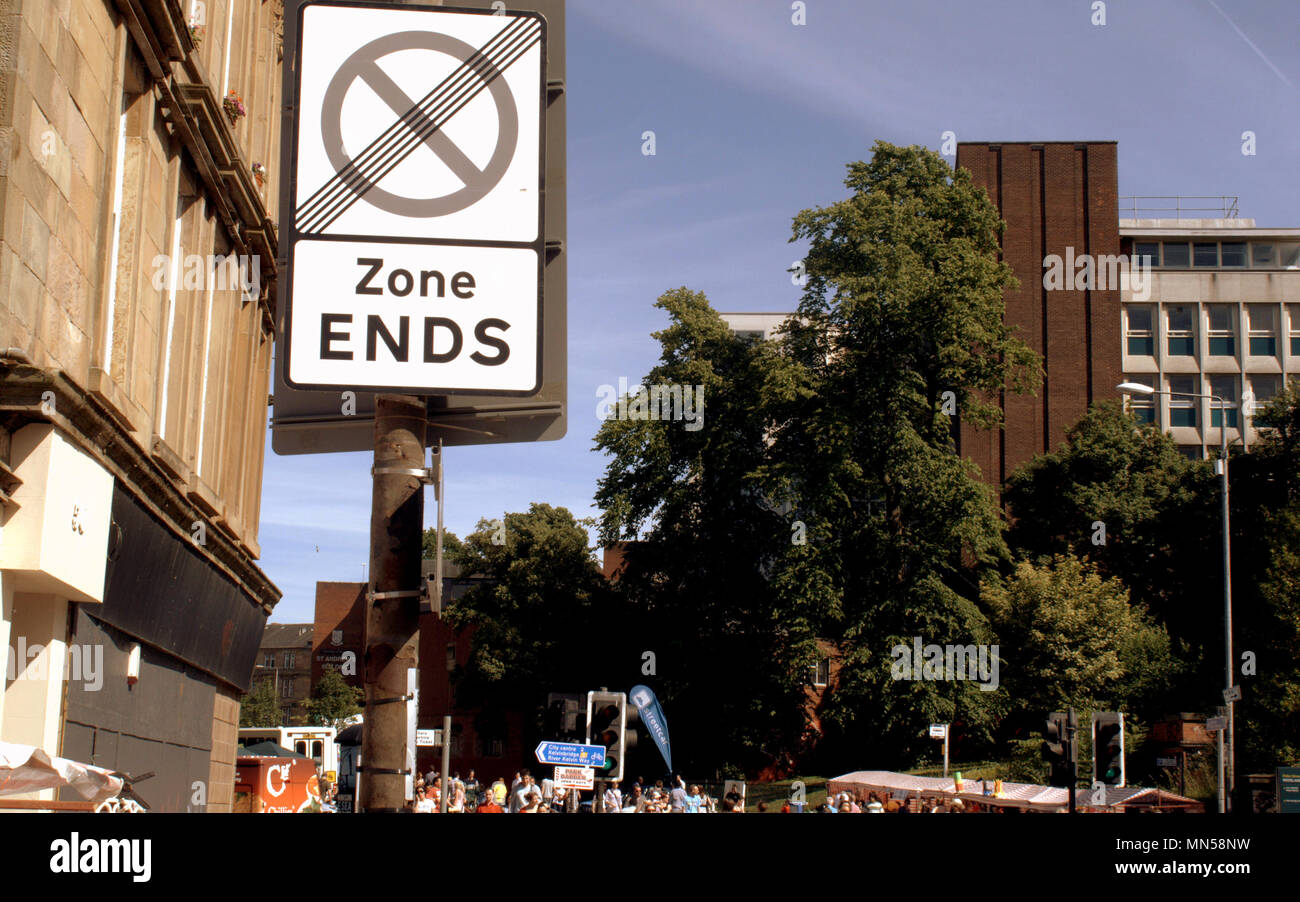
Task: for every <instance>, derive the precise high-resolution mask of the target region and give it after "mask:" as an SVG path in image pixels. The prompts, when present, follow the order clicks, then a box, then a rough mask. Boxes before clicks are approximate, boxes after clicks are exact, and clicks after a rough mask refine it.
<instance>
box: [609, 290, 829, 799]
mask: <svg viewBox="0 0 1300 902" xmlns="http://www.w3.org/2000/svg"><path fill="white" fill-rule="evenodd" d="M656 306H657V307H659V308H660V309H662V310H664V311H665V312H666V313H667V314H668V317H669V324H668V326H667V327H666V328H665V329H664V330H662V331H660V332H657V333H655V335H654V337H655V339H656V340H658V341H659V342H660V345H661V347H662V353H661V356H660V361H659V363H658V365H656V366H655V367H654V368H653V369H652V370H651V371H650V372H649V373H648V374H647V375H646V377H645V379H644V382H645V384H646V385H672V386H686V387H688V388H689V389H691V390H692V391H693V392H695V393H699V394H701V395H702V398H703V408H702V410H701V411H700V413H701V414H702V415H703V419H702V421H698V420H697V421H696V422H694V423H688V422H686V421H685V420H684V419H680V420H679V419H671V418H669V419H663V418H650V417H645V418H633V417H630V416H629V417H628V418H618V417H613V418H611V419H608V420H607V421H606V422H605V423H604V424H603V425H602V426H601V429H600V431H599V433H598V434H597V436H596V447H597V448H598V449H600V450H601V451H604V452H605V453H607V454H609V455H611V457H612V459H611V460H610V461H609V463H608V465H607V468H606V471H605V474H604V476H603V477H602V478H601V480H600V483H599V486H598V488H597V492H596V503H597V505H598V506H599V507H601V508H602V509H603V514H602V516H601V521H600V535H601V540H602V542H603V543H604V544H606V545H612V544H614V543H616V542H619V541H625V540H637V541H636V542H635V543H634V544H633V545H632V546H631V547H630V549H629V550H628V557H627V566H626V568H625V570H624V572H623V573H622V575H621V578H620V580H619V582H618V587H619V590H620V593H621V594H622V595H623V596H624V597H625V598H626V599H628V602H629V604H630V606H631V607H632V609H633V610H634V611H635V612H636V620H635V623H636V627H635V629H636V636H637V638H638V643H639V644H638V645H637V647H636V648H635V649H633V650H632V651H633V653H634V654H635V656H636V657H635V658H634V660H636V661H637V662H638V663H640V662H641V661H642V660H643V656H644V652H650V653H652V654H653V655H654V656H655V659H654V660H655V662H656V668H655V672H653V673H651V672H649V671H648V670H645V669H643V670H641V671H638V672H635V673H634V674H633V676H634V678H635V679H636V680H637V681H640V682H646V683H647V684H649V685H651V686H653V687H654V688H655V690H656V692H657V694H658V695H659V696H660V698H661V700H662V702H663V704H664V707H665V711H666V713H667V715H668V717H669V719H670V722H671V725H672V735H673V741H674V747H675V748H677V749H680V751H678V753H677V755H676V756H675V758H674V760H675V761H676V760H678V757H680V760H681V764H682V766H683V767H687V768H691V767H695V768H701V769H706V770H707V771H708V772H712V771H714V770H715V769H722V768H726V767H730V768H733V769H735V770H738V771H748V772H750V773H757V772H759V771H761V770H763V769H764V768H768V767H777V768H783V767H787V766H788V765H789V763H790V761H791V758H792V756H793V755H794V754H795V752H796V751H797V750H798V749H799V747H800V743H801V741H802V738H803V734H804V730H805V727H806V723H805V712H804V708H805V704H806V702H807V689H808V683H809V675H810V673H811V670H810V668H811V666H812V664H813V662H814V660H815V654H816V643H815V639H816V624H817V623H818V622H819V621H820V620H821V619H822V617H823V616H824V615H823V613H822V609H823V607H824V606H825V605H827V604H829V603H833V599H831V597H830V596H829V595H828V594H827V592H826V591H825V589H826V586H825V585H824V581H822V580H820V578H819V574H818V572H817V568H816V567H809V568H804V570H803V571H801V572H797V571H795V570H792V569H791V566H790V564H791V562H797V561H798V560H799V558H798V557H797V556H796V555H793V554H792V552H793V551H794V546H793V545H792V535H793V530H794V523H793V521H794V519H795V518H794V516H793V515H792V514H791V511H790V509H789V507H788V505H783V504H782V503H781V502H780V501H779V500H778V499H777V496H778V495H779V494H780V492H779V490H778V488H777V486H776V482H775V480H776V479H777V478H778V477H776V476H775V474H774V473H773V471H772V463H773V461H772V456H771V445H772V430H774V429H775V428H777V426H778V423H777V422H776V420H775V419H774V411H775V410H776V408H777V407H778V406H779V405H781V404H784V403H788V402H790V401H791V400H792V399H793V398H795V397H796V396H797V395H798V394H799V393H800V392H802V391H805V390H806V386H804V385H803V384H801V382H800V371H799V369H798V367H796V366H795V365H794V363H793V361H791V360H789V359H788V358H787V357H785V356H784V355H782V354H781V352H780V349H779V347H778V346H776V345H775V344H773V343H769V342H754V341H748V340H743V339H741V338H739V337H737V336H736V335H734V334H733V333H732V332H731V330H730V329H729V328H728V327H727V325H726V323H724V322H723V321H722V319H721V318H720V317H719V316H718V314H717V313H716V312H715V311H714V310H713V308H712V307H711V306H710V305H709V302H708V299H707V298H706V297H705V296H704V295H703V294H701V293H698V292H693V291H690V290H688V289H686V288H679V289H675V290H672V291H669V292H666V293H665V294H664V295H663V296H662V297H660V298H659V300H658V302H657V304H656ZM622 400H623V401H624V402H627V403H626V405H625V409H627V410H629V411H633V410H637V409H639V404H636V403H634V402H636V401H637V397H636V396H634V397H631V398H625V399H622ZM641 400H643V401H644V400H645V398H644V397H642V399H641Z"/></svg>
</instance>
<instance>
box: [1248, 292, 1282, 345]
mask: <svg viewBox="0 0 1300 902" xmlns="http://www.w3.org/2000/svg"><path fill="white" fill-rule="evenodd" d="M1246 315H1247V317H1248V318H1249V321H1250V356H1251V357H1276V356H1277V308H1276V307H1274V306H1273V305H1272V304H1248V305H1247V306H1246Z"/></svg>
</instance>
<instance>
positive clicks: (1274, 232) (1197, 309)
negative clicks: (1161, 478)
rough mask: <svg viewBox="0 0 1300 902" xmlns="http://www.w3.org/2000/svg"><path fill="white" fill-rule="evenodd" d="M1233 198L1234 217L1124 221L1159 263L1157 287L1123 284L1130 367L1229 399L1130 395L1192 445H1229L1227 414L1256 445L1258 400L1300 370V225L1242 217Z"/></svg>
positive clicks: (1142, 412)
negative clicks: (1270, 225)
mask: <svg viewBox="0 0 1300 902" xmlns="http://www.w3.org/2000/svg"><path fill="white" fill-rule="evenodd" d="M1168 200H1169V199H1162V202H1163V203H1164V204H1165V205H1166V206H1167V205H1168V204H1167V201H1168ZM1224 200H1226V201H1227V203H1225V205H1224V210H1223V211H1222V212H1223V214H1225V215H1227V214H1233V215H1234V218H1219V219H1136V218H1133V219H1122V220H1120V223H1119V233H1120V236H1121V238H1122V241H1123V245H1124V252H1125V253H1126V254H1128V255H1129V256H1130V257H1132V256H1134V255H1136V256H1138V257H1141V258H1143V259H1144V260H1145V261H1148V264H1149V265H1150V266H1151V267H1152V277H1151V284H1150V287H1149V289H1147V288H1145V287H1144V289H1143V290H1142V291H1141V292H1135V291H1134V290H1133V289H1132V288H1131V287H1130V288H1126V289H1125V290H1124V291H1123V293H1122V297H1121V300H1122V302H1123V335H1124V343H1123V348H1122V355H1123V358H1122V359H1123V368H1124V379H1125V380H1126V381H1129V382H1137V383H1140V384H1143V385H1149V386H1151V387H1152V388H1155V389H1158V390H1161V391H1166V392H1180V393H1183V394H1211V395H1217V396H1218V397H1220V398H1222V399H1224V401H1225V402H1226V405H1227V409H1225V410H1223V411H1220V410H1218V409H1217V407H1218V405H1217V404H1216V402H1214V401H1211V400H1209V399H1204V398H1203V399H1196V398H1182V397H1177V396H1170V395H1141V394H1133V395H1131V396H1130V398H1129V405H1130V409H1132V410H1133V412H1134V413H1135V414H1137V416H1138V418H1139V419H1141V420H1143V421H1145V422H1148V423H1156V424H1158V425H1159V426H1160V428H1161V429H1163V430H1165V431H1167V432H1169V433H1170V434H1171V435H1172V436H1173V438H1174V440H1175V441H1176V442H1178V446H1179V448H1180V449H1182V451H1183V453H1184V454H1186V455H1188V456H1189V457H1202V456H1205V455H1206V454H1207V453H1210V452H1214V453H1217V450H1218V447H1219V443H1220V438H1221V436H1220V431H1219V430H1220V429H1221V428H1222V427H1223V424H1224V420H1225V419H1226V425H1227V430H1228V436H1227V438H1228V442H1229V444H1242V445H1244V446H1245V447H1246V448H1247V449H1249V447H1250V444H1251V443H1252V442H1253V441H1255V437H1256V434H1255V427H1254V423H1253V417H1252V414H1253V413H1254V411H1255V406H1256V405H1262V404H1265V403H1267V402H1268V400H1269V399H1271V398H1272V397H1273V396H1274V395H1276V394H1277V393H1278V392H1279V391H1280V390H1281V389H1282V387H1283V384H1284V382H1285V381H1286V380H1289V379H1291V378H1294V377H1295V376H1296V375H1300V228H1291V229H1264V228H1258V227H1256V225H1255V222H1254V220H1252V219H1240V218H1235V212H1236V211H1235V206H1236V204H1235V201H1236V198H1225V199H1224ZM1139 211H1140V208H1139Z"/></svg>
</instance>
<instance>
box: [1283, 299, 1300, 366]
mask: <svg viewBox="0 0 1300 902" xmlns="http://www.w3.org/2000/svg"><path fill="white" fill-rule="evenodd" d="M1286 311H1287V321H1288V323H1289V326H1290V328H1289V334H1290V337H1291V355H1292V356H1293V357H1300V304H1287V306H1286Z"/></svg>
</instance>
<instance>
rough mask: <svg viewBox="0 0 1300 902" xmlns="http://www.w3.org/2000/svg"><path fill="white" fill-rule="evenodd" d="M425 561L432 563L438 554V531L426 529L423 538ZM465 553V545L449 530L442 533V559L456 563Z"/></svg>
mask: <svg viewBox="0 0 1300 902" xmlns="http://www.w3.org/2000/svg"><path fill="white" fill-rule="evenodd" d="M422 542H423V546H424V552H423V553H424V559H425V560H428V561H431V560H433V559H434V557H435V556H436V555H437V553H438V530H437V529H436V528H434V529H426V530H425V531H424V536H423V538H422ZM463 551H464V543H463V542H461V540H460V538H459V537H457V535H456V534H455V533H454V532H452V531H451V530H449V529H444V530H443V531H442V557H443V560H445V561H452V562H456V561H458V560H459V556H460V554H461V553H462V552H463Z"/></svg>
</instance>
